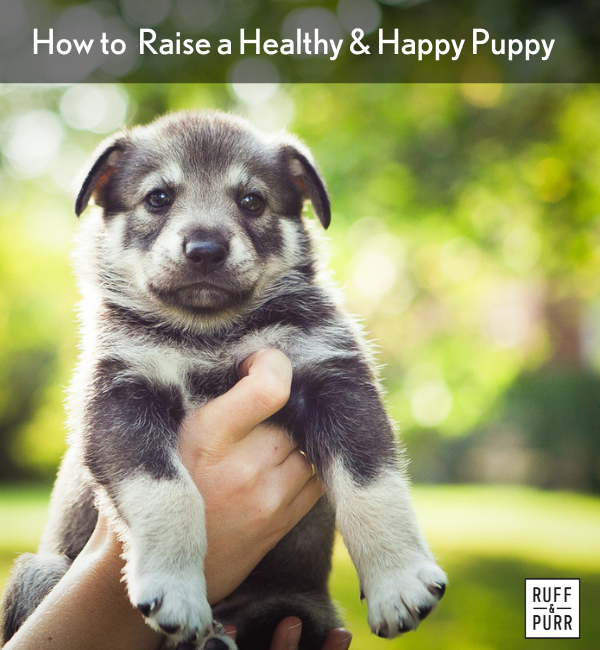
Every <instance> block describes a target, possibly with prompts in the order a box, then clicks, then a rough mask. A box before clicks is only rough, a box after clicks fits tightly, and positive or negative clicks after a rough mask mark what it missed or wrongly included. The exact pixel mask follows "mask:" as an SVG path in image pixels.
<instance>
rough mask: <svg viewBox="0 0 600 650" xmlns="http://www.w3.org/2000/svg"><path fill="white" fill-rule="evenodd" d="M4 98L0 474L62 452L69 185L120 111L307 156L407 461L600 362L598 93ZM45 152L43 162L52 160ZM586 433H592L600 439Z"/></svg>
mask: <svg viewBox="0 0 600 650" xmlns="http://www.w3.org/2000/svg"><path fill="white" fill-rule="evenodd" d="M4 90H5V91H8V92H5V94H4V95H2V96H0V119H1V120H2V122H3V128H2V133H1V139H0V145H1V146H2V150H3V154H4V158H3V160H4V167H3V169H4V173H3V175H2V178H1V180H0V182H1V184H2V189H1V191H2V196H3V197H4V200H3V205H2V208H1V210H2V218H1V220H0V341H1V343H0V361H1V363H0V474H3V475H4V476H9V475H16V474H17V472H18V471H19V468H22V469H23V468H24V469H28V471H32V469H36V471H37V470H39V471H42V472H46V474H47V475H51V474H52V473H53V471H54V467H55V464H56V462H57V459H58V456H59V454H60V450H61V449H62V444H63V443H62V442H61V441H62V439H63V435H64V433H63V431H62V427H61V426H60V422H61V420H62V418H63V416H62V403H61V402H62V392H63V389H64V387H65V385H66V384H67V383H68V381H69V374H70V368H71V367H72V365H73V363H74V356H75V355H74V350H75V343H74V342H75V338H74V333H73V332H74V327H73V312H72V306H73V304H74V302H75V291H74V289H73V283H72V280H71V279H70V275H69V269H68V265H67V261H66V260H67V256H68V248H69V244H68V242H69V239H70V236H71V233H72V231H73V230H74V228H75V226H76V223H75V222H76V220H75V218H74V217H73V215H72V212H71V207H70V205H69V201H68V200H67V194H66V191H65V187H66V186H67V182H66V181H67V177H69V180H71V178H72V177H73V176H74V175H75V171H76V170H77V169H78V168H79V167H80V166H81V165H82V161H83V160H84V159H85V157H86V155H87V154H88V153H89V152H91V151H92V150H93V149H94V147H95V145H96V144H97V143H98V142H99V141H100V140H101V138H102V137H103V135H104V133H106V132H107V128H108V127H107V126H106V124H109V125H110V124H112V122H111V121H110V119H108V118H110V116H111V114H112V113H115V112H118V111H117V108H118V107H119V106H121V104H124V108H122V118H123V119H125V120H126V122H127V123H130V124H133V123H139V122H147V121H149V120H151V119H153V118H154V117H155V116H156V115H158V114H161V113H163V112H165V111H168V110H180V109H197V108H220V109H224V110H232V111H235V112H238V113H241V114H243V115H246V116H248V117H249V118H250V119H251V120H252V121H254V122H255V123H257V124H258V125H259V126H261V127H263V128H266V129H267V130H278V129H279V128H282V127H287V128H288V129H290V130H291V131H293V132H296V133H298V134H299V135H300V137H302V138H303V139H304V140H305V141H306V143H307V144H308V145H309V146H310V147H311V149H312V150H313V152H314V154H315V158H316V160H317V161H318V162H319V164H320V166H321V168H322V171H323V173H324V176H325V178H326V179H327V183H328V186H329V189H330V192H331V197H332V205H333V222H332V226H331V228H330V231H329V232H328V233H327V235H328V238H329V241H330V250H331V258H332V260H331V262H332V267H333V271H334V277H335V280H336V281H337V283H338V284H340V285H341V286H342V287H343V289H344V294H345V297H346V301H347V303H348V305H349V307H350V309H351V310H352V311H353V312H354V313H356V314H358V315H359V316H360V317H361V319H362V320H363V321H364V324H365V328H366V330H367V331H368V332H369V333H370V336H371V338H372V339H374V340H375V341H376V345H377V348H378V355H379V359H380V361H381V363H382V364H384V368H383V375H384V379H385V383H386V387H387V390H388V398H387V399H388V403H389V406H390V409H391V412H392V414H393V416H394V417H395V418H396V419H397V420H398V421H399V424H400V426H401V429H402V431H403V432H404V435H405V438H406V439H407V440H408V442H409V446H413V445H416V444H418V443H417V440H418V437H419V436H422V435H423V433H424V432H426V433H427V435H431V434H432V433H434V432H435V434H436V435H441V436H443V437H445V438H463V437H465V436H468V435H469V434H470V433H471V432H472V431H474V430H476V429H477V430H481V429H485V428H486V427H487V426H488V424H489V423H490V422H491V421H492V420H493V418H494V417H496V414H497V412H498V408H499V405H501V403H502V400H503V396H504V394H505V392H506V391H507V390H508V389H509V387H510V386H511V385H512V383H513V382H514V381H515V380H516V378H518V377H519V376H520V375H521V374H522V373H529V374H535V373H536V372H537V371H538V370H542V369H544V368H558V367H562V368H564V367H566V368H568V369H569V371H572V372H574V373H581V372H588V371H589V369H590V368H591V370H592V371H593V372H596V370H597V369H598V368H599V367H600V328H599V326H598V325H597V323H598V322H600V320H598V319H597V318H596V316H597V313H598V309H599V306H600V301H599V294H600V274H599V273H598V268H599V262H600V219H599V218H598V215H599V214H600V191H599V189H598V184H597V182H596V177H597V172H598V167H599V164H600V163H599V161H600V126H599V124H600V121H599V120H598V119H597V117H598V114H599V111H600V90H599V89H598V87H596V86H568V85H553V86H544V85H525V84H524V85H511V86H502V85H490V84H474V85H469V84H464V85H434V84H422V85H392V84H389V85H388V84H371V85H360V84H352V85H343V84H330V85H325V84H324V85H318V84H317V85H310V84H296V85H293V84H292V85H287V86H286V85H280V86H273V87H270V88H266V90H265V88H264V87H258V88H256V87H245V88H240V87H235V86H229V85H219V84H204V85H201V84H187V85H177V84H168V85H158V84H131V85H126V86H119V87H114V86H110V85H104V86H97V87H93V86H91V87H88V86H79V87H78V92H80V93H81V97H79V96H77V97H79V98H77V97H76V96H75V94H74V93H73V90H72V89H69V88H58V87H50V88H41V87H26V86H23V87H16V88H12V87H8V88H4ZM92 91H94V92H96V93H100V94H99V95H98V97H99V99H98V97H96V96H94V103H93V104H92V105H93V106H96V105H100V104H102V101H101V100H102V97H103V95H102V93H106V92H111V93H113V94H112V95H111V96H110V97H111V99H110V102H108V104H107V106H106V107H105V109H104V110H105V113H106V115H107V116H108V117H106V116H105V119H104V122H103V121H102V120H101V119H99V121H97V123H94V122H93V120H91V117H90V111H89V107H88V109H86V110H87V112H84V113H83V117H81V110H82V108H81V107H82V106H84V104H85V102H84V100H85V93H86V92H90V93H91V92H92ZM89 96H90V97H91V95H89ZM82 98H83V99H82ZM40 110H42V111H44V119H47V118H48V116H50V117H51V118H52V119H53V120H54V122H53V123H55V127H56V128H57V129H59V131H60V138H59V143H58V145H57V148H56V151H54V152H53V154H52V156H51V157H50V158H49V160H50V163H48V165H47V166H46V167H44V168H43V169H42V170H41V171H39V173H35V174H29V175H28V172H27V170H26V169H25V171H24V169H23V161H22V160H19V159H15V153H14V146H13V145H14V143H13V142H12V139H13V138H14V134H15V132H16V131H18V128H17V127H18V125H19V120H20V119H22V118H26V117H27V116H29V115H31V114H34V117H35V116H37V117H36V119H38V118H39V111H40ZM78 111H79V112H78ZM111 111H112V113H111ZM92 114H93V111H92ZM73 115H75V118H73ZM78 116H79V117H78ZM113 117H114V115H113ZM40 119H41V118H40ZM78 120H79V122H78ZM81 120H83V121H84V123H85V124H88V126H82V123H81ZM85 120H87V122H86V121H85ZM90 120H91V121H90ZM121 121H122V120H121ZM113 122H114V120H113ZM57 125H58V126H57ZM116 125H118V123H116ZM110 128H113V127H110ZM114 128H116V126H115V127H114ZM11 143H12V144H11ZM30 153H31V155H30V158H31V161H33V163H36V161H37V160H39V158H40V155H41V154H40V155H37V157H36V150H35V147H34V148H33V149H32V152H30ZM31 161H30V162H27V160H26V161H25V162H27V164H28V165H29V166H31V164H32V163H31ZM30 176H31V177H30ZM565 304H566V305H567V307H566V308H564V305H565ZM565 309H566V312H567V313H568V314H570V316H569V318H571V320H570V321H569V318H565V317H564V312H565ZM561 314H562V315H561ZM588 422H589V426H588V434H587V435H588V437H591V438H598V437H599V436H598V426H599V425H598V424H597V423H596V422H595V421H593V420H592V419H591V418H588ZM434 460H435V459H434ZM428 462H429V464H430V469H429V470H428V475H429V476H430V477H432V478H435V469H434V466H433V465H432V464H431V463H432V462H433V461H432V459H431V458H430V459H429V461H428ZM596 465H597V463H596ZM11 472H12V474H11Z"/></svg>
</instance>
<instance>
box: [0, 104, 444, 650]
mask: <svg viewBox="0 0 600 650" xmlns="http://www.w3.org/2000/svg"><path fill="white" fill-rule="evenodd" d="M92 197H93V198H94V200H95V203H96V205H97V206H99V208H100V209H97V210H96V211H93V212H92V213H90V214H89V215H87V216H86V219H84V222H83V224H82V226H83V227H82V229H81V234H80V238H79V247H78V258H77V259H78V264H77V266H78V271H79V277H80V281H81V290H82V294H83V303H82V332H83V348H82V353H81V360H80V363H79V368H78V371H77V374H76V377H75V380H74V382H73V385H72V387H71V392H70V430H71V444H70V448H69V450H68V452H67V454H66V456H65V458H64V460H63V463H62V466H61V469H60V472H59V475H58V479H57V482H56V486H55V490H54V493H53V496H52V501H51V508H50V519H49V523H48V525H47V528H46V530H45V532H44V535H43V539H42V542H41V545H40V549H39V554H37V555H25V556H23V557H22V558H21V559H20V560H19V561H18V563H17V565H16V568H15V569H14V571H13V576H12V578H11V581H10V584H9V586H8V588H7V592H6V595H5V600H4V622H3V634H4V640H5V641H6V640H8V639H9V638H10V637H11V636H12V635H13V634H14V632H15V631H16V630H17V629H18V628H19V626H20V625H21V624H22V623H23V621H24V620H25V619H26V618H27V616H29V614H30V613H31V612H32V611H33V610H34V609H35V608H36V606H37V605H38V604H39V602H40V601H41V599H42V598H43V597H44V596H45V595H46V594H47V593H48V592H49V591H50V589H51V588H52V587H53V586H54V585H55V584H56V582H57V581H58V580H59V579H60V578H61V576H62V575H63V574H64V573H65V571H66V570H67V569H68V568H69V566H70V564H71V562H72V561H73V559H74V558H75V557H76V556H77V554H78V553H79V552H80V551H81V549H82V548H83V546H84V545H85V543H86V541H87V540H88V538H89V536H90V534H91V532H92V530H93V529H94V525H95V523H96V509H95V507H94V501H95V500H97V502H98V503H99V504H100V506H101V507H103V508H106V509H108V510H109V511H110V512H112V514H113V516H114V520H115V521H116V522H117V523H118V526H119V531H120V534H121V537H122V539H123V540H124V542H125V549H126V550H125V557H126V567H125V579H126V582H127V590H128V594H129V598H130V599H131V602H132V603H133V605H135V606H136V607H138V609H139V610H140V611H141V612H142V614H143V615H144V616H145V617H146V620H147V622H148V624H149V625H150V626H151V627H153V628H154V629H155V630H158V631H161V632H163V633H164V634H165V635H166V637H167V641H166V645H167V647H173V646H176V645H177V644H178V643H193V644H195V645H196V647H198V648H204V649H205V650H219V649H223V648H225V649H226V648H235V647H236V646H235V644H234V643H233V641H231V639H229V638H228V637H226V636H225V635H224V634H223V633H222V628H221V626H220V623H232V624H234V625H235V626H236V627H237V629H238V635H237V644H238V646H237V647H239V648H247V649H249V650H260V649H263V648H264V649H267V648H268V647H269V643H270V640H271V636H272V633H273V630H274V628H275V626H276V625H277V623H278V622H279V621H280V620H281V619H282V618H283V617H285V616H288V615H292V614H293V615H297V616H299V617H300V618H301V619H302V621H303V635H302V643H301V647H302V648H311V649H312V648H315V649H320V648H321V645H322V643H323V641H324V639H325V637H326V635H327V633H328V632H329V631H330V630H331V629H333V628H334V627H336V626H337V625H338V624H339V620H338V617H337V614H336V611H335V607H334V605H333V603H332V601H331V599H330V596H329V594H328V591H327V579H328V575H329V571H330V568H331V550H332V543H333V535H334V524H335V523H337V526H338V528H339V530H340V531H341V534H342V536H343V539H344V541H345V543H346V546H347V547H348V551H349V553H350V556H351V557H352V560H353V562H354V565H355V567H356V570H357V572H358V575H359V578H360V585H361V591H362V593H361V596H362V597H364V598H366V600H367V603H368V606H369V614H368V620H369V624H370V626H371V629H372V630H373V632H374V633H375V634H377V635H378V636H381V637H386V638H391V637H394V636H396V635H398V634H401V633H403V632H407V631H408V630H412V629H414V628H416V627H417V625H418V624H419V621H420V620H421V619H423V618H424V617H425V616H427V615H428V614H429V612H430V611H431V610H432V609H433V607H434V606H435V605H436V603H437V601H438V600H439V598H441V596H442V595H443V593H444V590H445V584H446V576H445V575H444V573H443V571H442V570H441V569H439V568H438V566H437V565H436V563H435V562H434V560H433V559H432V556H431V554H430V552H429V550H428V549H427V545H426V543H425V541H424V539H423V536H422V534H421V531H420V530H419V528H418V525H417V523H416V520H415V516H414V513H413V508H412V505H411V502H410V498H409V494H408V487H407V480H406V478H405V476H404V473H403V461H402V458H401V456H400V454H399V451H398V449H397V446H396V442H395V434H394V430H393V426H392V424H391V423H390V420H389V418H388V416H387V415H386V412H385V410H384V407H383V404H382V398H381V392H380V389H379V387H378V383H377V379H376V377H375V371H374V367H373V364H372V362H371V360H370V356H369V353H368V350H367V348H366V346H365V344H364V342H363V341H362V339H361V336H360V334H359V333H358V331H357V328H356V326H355V324H354V323H353V321H352V320H351V319H350V318H349V317H348V316H347V315H346V314H345V313H344V311H343V310H342V309H341V308H340V306H339V305H338V303H337V301H336V299H335V297H334V296H333V295H332V293H331V291H330V290H329V289H328V287H327V285H326V284H325V283H324V282H323V281H322V280H321V279H320V275H319V272H318V260H316V259H315V253H314V248H313V243H312V239H311V236H310V235H309V231H308V230H307V225H306V224H305V221H304V218H303V216H302V214H301V213H302V208H303V204H304V202H305V201H306V200H309V201H310V202H311V203H312V206H313V210H314V213H315V214H316V216H317V217H318V219H319V221H320V222H321V224H322V226H323V227H324V228H327V227H328V226H329V222H330V218H331V213H330V204H329V198H328V195H327V192H326V189H325V185H324V183H323V180H322V179H321V177H320V175H319V173H318V171H317V169H316V167H315V165H314V164H313V162H312V159H311V155H310V153H309V152H308V151H307V150H306V149H305V148H304V147H303V146H302V145H301V144H300V143H299V142H298V141H297V140H295V139H294V138H292V137H290V136H288V135H277V136H265V135H264V134H261V133H259V132H257V131H256V130H255V129H254V128H253V127H252V126H251V125H249V124H248V123H246V122H245V121H243V120H241V119H238V118H234V117H231V116H228V115H224V114H221V113H178V114H174V115H168V116H166V117H163V118H161V119H159V120H157V121H156V122H154V123H153V124H150V125H149V126H142V127H137V128H134V129H132V130H131V131H127V132H124V133H119V134H117V135H115V136H114V137H112V138H111V139H109V141H108V142H105V143H104V144H103V145H102V146H101V149H100V151H99V154H98V156H97V158H96V160H95V162H94V163H93V165H92V167H91V169H90V170H89V172H88V173H87V176H86V177H85V180H84V181H83V185H82V187H81V191H80V192H79V195H78V197H77V201H76V204H75V211H76V213H77V215H80V214H81V213H82V212H83V211H84V210H85V209H86V207H87V205H88V203H89V201H90V200H91V199H92ZM261 348H278V349H280V350H282V351H283V352H284V353H285V354H286V355H287V356H288V357H289V358H290V359H291V361H292V364H293V368H294V374H293V383H292V392H291V397H290V399H289V402H288V403H287V405H286V406H285V407H284V408H283V409H281V411H280V412H279V413H277V415H276V416H275V417H274V418H273V420H274V421H275V422H276V423H278V424H279V425H281V426H283V427H284V428H285V429H286V430H287V431H288V432H289V434H290V435H291V436H292V438H293V439H294V440H295V441H296V442H297V444H298V445H299V446H300V447H301V449H302V450H303V451H304V452H305V453H306V455H307V457H308V458H309V460H310V461H311V462H312V463H313V464H314V466H315V468H316V470H317V471H318V474H319V476H320V477H321V479H322V480H323V482H324V484H325V486H326V487H327V497H323V498H322V499H321V500H320V501H319V502H318V503H317V505H316V506H315V507H314V508H313V510H312V511H311V512H310V513H309V514H308V515H307V516H306V517H305V518H304V519H303V520H302V521H301V522H300V523H299V524H298V526H296V528H295V529H293V530H292V531H291V532H290V533H289V534H288V535H287V536H286V537H285V538H284V539H283V540H282V541H281V542H280V543H279V544H278V546H277V547H276V548H275V549H274V550H273V551H271V552H270V553H269V554H268V555H267V556H266V557H265V558H264V559H263V560H262V562H261V563H260V565H259V566H258V567H257V568H256V569H255V571H254V572H253V573H252V574H251V575H250V576H249V577H248V579H247V580H246V582H245V583H244V584H243V585H242V586H241V587H240V588H239V589H238V590H237V591H236V592H235V593H234V594H232V595H231V597H229V598H227V599H226V600H225V601H224V602H223V603H221V604H220V605H219V606H217V607H216V608H215V610H214V613H213V612H211V608H210V606H209V604H208V602H207V599H206V585H205V579H204V574H203V558H204V555H205V552H206V535H205V524H204V508H203V501H202V496H201V495H200V494H199V493H198V490H197V489H196V487H195V486H194V484H193V483H192V481H191V479H190V476H189V474H188V473H187V471H186V470H185V468H184V467H183V466H182V463H181V460H180V458H179V456H178V452H177V435H178V433H177V432H178V428H179V425H180V424H181V422H182V420H183V418H184V417H185V415H186V414H188V413H190V412H192V411H194V410H195V409H198V408H199V407H201V406H202V405H203V404H204V403H205V402H206V401H207V400H209V399H211V398H214V397H215V396H217V395H221V394H222V393H224V392H225V391H227V390H228V389H230V388H231V387H232V386H233V385H234V383H235V382H236V379H237V374H236V368H237V367H238V365H239V364H240V363H241V362H242V361H243V360H244V359H245V358H247V357H248V356H249V355H250V354H252V353H253V352H255V351H257V350H259V349H261ZM215 619H217V620H218V621H219V622H218V623H217V622H216V621H215ZM188 647H189V646H188Z"/></svg>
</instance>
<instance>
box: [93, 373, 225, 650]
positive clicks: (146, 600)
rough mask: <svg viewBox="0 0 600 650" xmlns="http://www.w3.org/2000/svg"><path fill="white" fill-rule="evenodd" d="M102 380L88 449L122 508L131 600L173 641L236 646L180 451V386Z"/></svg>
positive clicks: (115, 507)
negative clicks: (212, 578) (214, 592)
mask: <svg viewBox="0 0 600 650" xmlns="http://www.w3.org/2000/svg"><path fill="white" fill-rule="evenodd" d="M108 369H109V370H112V366H111V365H109V366H108ZM96 383H97V385H100V387H101V388H102V389H103V395H102V399H100V400H94V401H92V402H90V404H88V405H87V409H86V417H87V422H86V423H85V424H86V429H85V431H86V432H87V435H86V436H85V437H84V441H85V444H84V449H83V451H84V454H83V455H84V461H85V463H86V465H87V467H88V469H89V471H90V472H91V474H92V476H93V477H94V478H95V480H96V482H97V484H98V486H99V492H100V498H101V500H102V501H103V502H104V503H101V507H102V506H104V507H105V508H107V509H108V510H109V511H110V510H111V509H112V512H113V513H115V514H116V516H115V517H114V520H115V522H116V523H117V526H119V528H118V529H119V532H120V534H121V537H122V539H123V541H124V542H125V556H126V560H127V562H126V567H125V577H126V581H127V589H128V593H129V597H130V600H131V602H132V603H133V605H134V606H136V607H137V608H138V609H139V610H140V611H141V612H142V614H143V615H144V616H145V617H146V619H147V621H148V623H149V625H150V626H151V627H153V628H154V629H156V630H158V631H161V632H163V633H165V634H167V635H168V637H169V638H170V640H171V642H172V644H177V643H179V642H185V643H192V642H193V643H196V642H199V641H200V640H201V639H204V642H205V643H208V640H207V639H206V638H205V637H206V635H210V634H212V633H213V631H216V632H217V635H218V636H219V639H218V640H217V641H216V642H217V643H220V645H221V648H235V644H234V643H233V642H232V641H231V639H229V638H228V637H226V636H224V635H220V634H219V633H220V630H219V628H218V626H217V627H215V626H214V625H213V623H212V614H211V608H210V606H209V604H208V601H207V599H206V583H205V579H204V567H203V563H204V555H205V553H206V530H205V523H204V503H203V501H202V497H201V496H200V494H199V492H198V490H197V489H196V486H195V485H194V483H193V482H192V480H191V478H190V476H189V474H188V473H187V470H186V469H185V468H184V467H183V465H182V464H181V461H180V459H179V456H178V454H177V431H178V426H179V424H180V422H181V419H182V418H183V413H184V411H183V406H182V399H181V396H180V394H179V392H178V391H177V389H176V388H174V387H171V386H169V387H161V386H156V385H153V384H150V383H149V382H147V381H146V380H145V379H142V378H135V377H128V378H125V379H124V378H122V377H119V376H118V375H117V376H114V375H112V373H107V374H106V375H104V376H100V377H99V378H98V379H97V382H96ZM210 642H211V643H212V644H213V645H214V642H213V640H211V641H210ZM198 647H202V645H199V646H198ZM208 647H210V646H208Z"/></svg>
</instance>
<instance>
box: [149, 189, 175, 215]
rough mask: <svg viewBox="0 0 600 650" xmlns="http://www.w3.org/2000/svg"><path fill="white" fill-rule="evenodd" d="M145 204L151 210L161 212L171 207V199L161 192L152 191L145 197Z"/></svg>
mask: <svg viewBox="0 0 600 650" xmlns="http://www.w3.org/2000/svg"><path fill="white" fill-rule="evenodd" d="M146 204H147V205H148V207H150V208H151V209H152V210H162V209H163V208H167V207H168V206H170V205H171V197H170V196H169V195H168V194H167V193H166V192H163V191H162V190H154V192H150V194H148V196H147V197H146Z"/></svg>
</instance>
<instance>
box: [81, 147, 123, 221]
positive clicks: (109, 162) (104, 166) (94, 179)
mask: <svg viewBox="0 0 600 650" xmlns="http://www.w3.org/2000/svg"><path fill="white" fill-rule="evenodd" d="M125 144H126V138H124V137H123V136H121V137H119V138H118V139H116V140H115V139H114V138H113V139H111V141H110V142H109V143H105V144H103V145H101V146H100V151H101V153H100V155H99V156H98V157H97V158H96V161H95V162H94V164H93V165H92V168H91V169H90V170H89V171H88V173H87V175H86V177H85V180H84V181H83V184H82V185H81V189H80V190H79V194H78V195H77V199H76V200H75V214H76V215H77V216H78V217H79V216H80V215H81V213H82V212H83V211H84V210H85V209H86V208H87V205H88V203H89V202H90V199H91V198H92V196H94V194H96V192H98V190H99V189H100V188H101V187H102V186H103V185H105V184H106V182H107V181H108V180H109V178H110V177H111V176H112V175H113V174H114V173H115V170H116V168H117V163H118V162H119V160H120V158H121V156H122V154H123V150H124V149H125Z"/></svg>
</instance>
